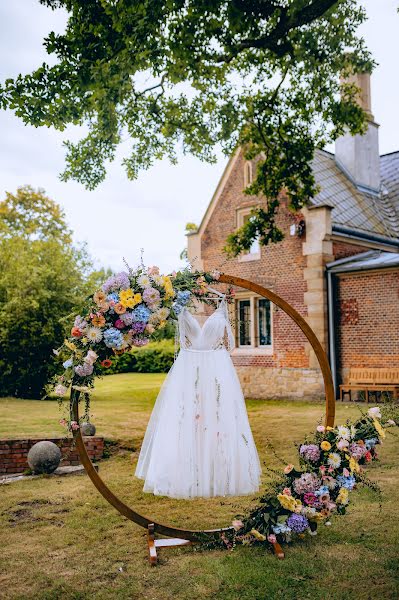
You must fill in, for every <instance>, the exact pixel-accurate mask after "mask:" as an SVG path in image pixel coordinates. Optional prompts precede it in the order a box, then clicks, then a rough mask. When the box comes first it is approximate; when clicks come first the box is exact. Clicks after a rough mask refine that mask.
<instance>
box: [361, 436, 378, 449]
mask: <svg viewBox="0 0 399 600" xmlns="http://www.w3.org/2000/svg"><path fill="white" fill-rule="evenodd" d="M377 442H378V440H377V438H370V439H368V440H364V443H365V444H366V448H367V450H371V449H372V448H374V446H375V445H376V444H377Z"/></svg>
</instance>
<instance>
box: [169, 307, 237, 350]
mask: <svg viewBox="0 0 399 600" xmlns="http://www.w3.org/2000/svg"><path fill="white" fill-rule="evenodd" d="M178 323H179V332H180V335H179V339H180V348H182V349H185V350H218V349H220V348H223V347H226V346H227V349H228V350H231V349H232V348H233V347H234V336H233V333H232V330H231V325H230V321H229V317H228V312H227V305H226V301H225V300H222V302H221V303H220V306H219V307H218V308H217V309H216V310H215V311H214V312H213V313H212V314H211V315H210V317H208V318H207V320H206V321H205V323H204V324H203V325H202V327H201V325H200V324H199V323H198V321H197V319H196V318H195V317H194V316H193V315H192V314H191V313H190V311H189V310H188V309H187V308H183V310H182V311H181V313H180V315H179V318H178Z"/></svg>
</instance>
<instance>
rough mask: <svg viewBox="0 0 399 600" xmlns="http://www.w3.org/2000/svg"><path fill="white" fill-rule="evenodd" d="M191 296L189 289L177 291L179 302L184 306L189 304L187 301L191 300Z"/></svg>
mask: <svg viewBox="0 0 399 600" xmlns="http://www.w3.org/2000/svg"><path fill="white" fill-rule="evenodd" d="M190 296H191V292H190V291H189V290H181V291H179V292H177V296H176V302H177V304H181V305H182V306H185V305H186V304H187V302H188V301H189V299H190Z"/></svg>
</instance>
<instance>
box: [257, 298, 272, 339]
mask: <svg viewBox="0 0 399 600" xmlns="http://www.w3.org/2000/svg"><path fill="white" fill-rule="evenodd" d="M258 335H259V346H270V345H271V343H272V332H271V325H270V300H266V298H261V299H259V300H258Z"/></svg>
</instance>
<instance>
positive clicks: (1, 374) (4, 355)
mask: <svg viewBox="0 0 399 600" xmlns="http://www.w3.org/2000/svg"><path fill="white" fill-rule="evenodd" d="M0 215H1V218H0V224H1V227H0V396H6V395H12V396H19V397H25V398H38V397H39V396H40V393H41V391H42V389H43V386H44V384H45V383H46V382H47V380H48V378H49V377H50V376H51V375H52V374H53V373H52V369H53V363H52V360H51V357H52V349H53V348H55V347H57V346H58V345H59V344H60V343H61V342H62V340H63V338H64V336H65V326H66V325H65V320H64V319H65V317H66V315H68V314H70V313H71V312H72V311H75V310H76V309H77V308H78V307H79V306H80V304H81V302H82V299H83V298H84V296H85V295H87V293H88V291H89V290H88V289H87V288H88V282H90V278H89V273H90V269H91V262H90V260H89V259H88V256H87V252H86V250H85V248H84V247H83V248H76V247H74V246H73V245H72V242H71V239H70V235H71V232H70V231H69V229H68V227H67V225H66V223H65V220H64V215H63V213H62V211H61V210H60V208H59V206H58V205H57V204H56V203H55V202H53V201H52V200H50V199H49V198H47V197H46V196H45V195H44V191H43V190H40V191H38V192H35V191H34V190H33V189H32V188H28V187H25V188H20V189H19V190H18V191H17V193H16V194H15V195H13V194H7V195H6V199H5V200H4V201H3V202H1V203H0ZM53 220H54V222H53ZM91 291H92V290H91Z"/></svg>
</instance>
